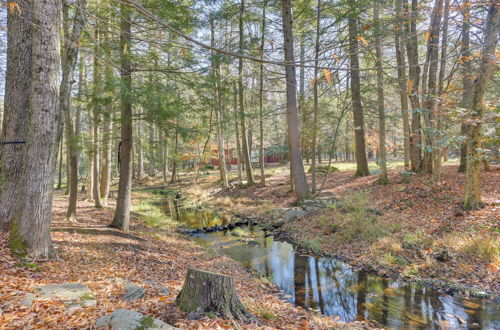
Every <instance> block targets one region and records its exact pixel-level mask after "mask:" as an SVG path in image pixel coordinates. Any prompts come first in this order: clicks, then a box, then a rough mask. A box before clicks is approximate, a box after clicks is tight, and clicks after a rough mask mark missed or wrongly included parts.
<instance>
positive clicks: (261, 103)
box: [259, 0, 267, 186]
mask: <svg viewBox="0 0 500 330" xmlns="http://www.w3.org/2000/svg"><path fill="white" fill-rule="evenodd" d="M266 7H267V0H264V2H263V3H262V26H261V31H260V58H261V59H263V58H264V43H265V42H266ZM263 106H264V64H263V63H260V65H259V164H260V184H261V185H262V186H265V185H266V176H265V173H264V109H263Z"/></svg>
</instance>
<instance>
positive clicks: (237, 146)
mask: <svg viewBox="0 0 500 330" xmlns="http://www.w3.org/2000/svg"><path fill="white" fill-rule="evenodd" d="M233 95H234V105H233V106H234V114H235V116H234V134H235V138H236V152H237V157H236V161H237V167H238V185H240V186H241V185H242V183H243V178H242V173H241V172H242V171H241V144H240V133H239V132H240V129H239V127H238V93H237V91H236V84H235V85H234V88H233Z"/></svg>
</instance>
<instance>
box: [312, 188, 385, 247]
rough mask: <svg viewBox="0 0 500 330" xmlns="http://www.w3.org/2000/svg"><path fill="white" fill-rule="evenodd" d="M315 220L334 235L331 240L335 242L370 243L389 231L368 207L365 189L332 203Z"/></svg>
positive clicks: (368, 200) (368, 197) (368, 196)
mask: <svg viewBox="0 0 500 330" xmlns="http://www.w3.org/2000/svg"><path fill="white" fill-rule="evenodd" d="M317 221H318V222H319V224H320V225H321V226H322V227H323V228H324V229H325V230H328V231H330V232H331V234H332V235H333V236H334V239H332V240H331V241H332V242H337V243H348V242H355V241H363V242H366V243H371V242H374V241H376V240H377V239H378V238H380V237H382V236H385V235H386V234H387V233H388V232H389V230H388V228H384V227H383V226H382V225H381V224H380V223H379V221H378V217H377V215H376V214H375V213H374V212H373V210H371V209H370V195H369V193H368V192H366V191H358V192H354V193H352V194H349V195H348V196H346V197H345V198H343V199H342V200H341V201H340V202H339V203H334V204H332V205H331V206H330V208H329V210H328V211H327V212H326V213H325V214H324V215H323V216H322V217H320V218H319V219H317ZM334 244H335V243H334Z"/></svg>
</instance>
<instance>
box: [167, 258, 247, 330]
mask: <svg viewBox="0 0 500 330" xmlns="http://www.w3.org/2000/svg"><path fill="white" fill-rule="evenodd" d="M176 303H177V306H179V308H180V309H181V310H182V311H184V312H186V313H196V314H204V313H218V314H219V315H220V316H221V317H224V318H227V319H235V320H241V321H243V322H249V321H252V320H254V319H255V318H254V316H253V315H252V314H251V313H250V312H249V311H248V310H247V309H246V307H245V306H244V305H243V303H242V302H241V300H240V298H239V297H238V294H237V293H236V279H235V278H234V277H233V276H228V275H223V274H217V273H212V272H207V271H204V270H200V269H195V268H191V267H189V268H188V270H187V273H186V279H185V281H184V286H183V287H182V290H181V292H180V293H179V295H178V296H177V299H176Z"/></svg>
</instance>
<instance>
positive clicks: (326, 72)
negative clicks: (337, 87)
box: [323, 69, 332, 85]
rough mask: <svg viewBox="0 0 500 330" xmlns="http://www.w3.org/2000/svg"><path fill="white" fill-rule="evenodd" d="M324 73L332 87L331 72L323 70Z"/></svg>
mask: <svg viewBox="0 0 500 330" xmlns="http://www.w3.org/2000/svg"><path fill="white" fill-rule="evenodd" d="M323 73H324V75H325V77H326V80H327V81H328V84H329V85H331V84H332V77H331V75H330V71H329V70H328V69H323Z"/></svg>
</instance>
